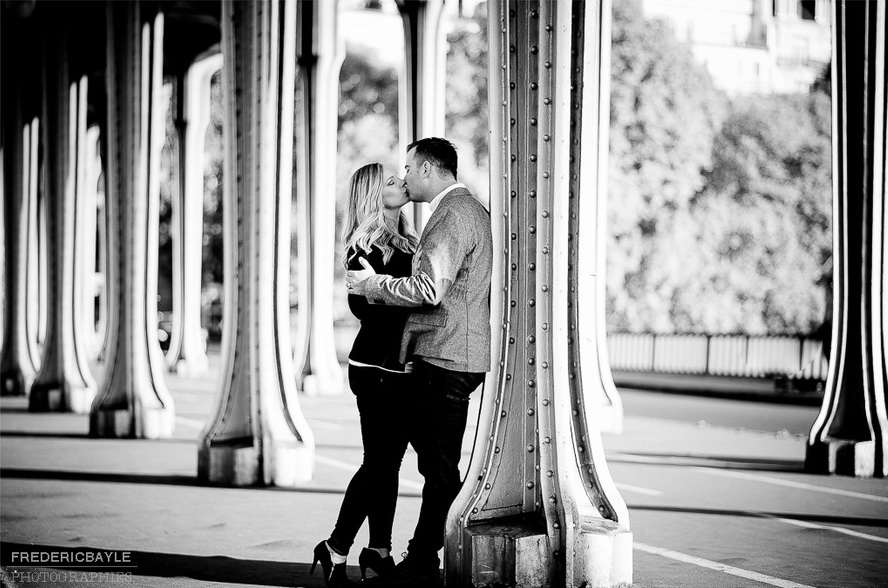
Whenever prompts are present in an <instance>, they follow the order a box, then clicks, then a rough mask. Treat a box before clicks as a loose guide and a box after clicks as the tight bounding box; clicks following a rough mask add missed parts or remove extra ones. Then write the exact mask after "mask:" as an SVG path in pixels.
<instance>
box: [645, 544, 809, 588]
mask: <svg viewBox="0 0 888 588" xmlns="http://www.w3.org/2000/svg"><path fill="white" fill-rule="evenodd" d="M634 547H635V549H637V550H639V551H644V552H645V553H652V554H654V555H660V556H663V557H668V558H669V559H674V560H676V561H680V562H683V563H688V564H691V565H695V566H699V567H701V568H708V569H710V570H715V571H717V572H724V573H726V574H731V575H732V576H739V577H740V578H746V579H747V580H753V581H755V582H761V583H762V584H770V585H771V586H779V588H814V587H813V586H808V585H807V584H799V583H798V582H792V581H790V580H783V579H781V578H775V577H773V576H768V575H766V574H761V573H759V572H752V571H750V570H744V569H742V568H735V567H734V566H729V565H727V564H723V563H719V562H717V561H710V560H708V559H703V558H702V557H696V556H693V555H688V554H687V553H681V552H680V551H672V550H671V549H664V548H662V547H654V546H653V545H645V544H644V543H639V542H638V541H636V542H635V544H634Z"/></svg>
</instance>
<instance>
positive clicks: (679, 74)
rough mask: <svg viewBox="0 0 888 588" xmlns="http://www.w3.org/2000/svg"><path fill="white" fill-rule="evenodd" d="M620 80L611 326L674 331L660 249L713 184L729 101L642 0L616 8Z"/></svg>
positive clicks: (614, 121) (671, 283) (614, 136)
mask: <svg viewBox="0 0 888 588" xmlns="http://www.w3.org/2000/svg"><path fill="white" fill-rule="evenodd" d="M611 83H612V89H611V116H610V154H611V157H610V166H609V174H610V183H609V199H608V208H609V214H608V220H609V226H610V229H611V232H610V235H609V237H610V238H609V243H608V251H607V255H608V277H607V285H608V324H609V327H610V328H612V329H618V330H637V331H645V330H664V331H671V330H672V329H673V325H672V324H671V318H670V300H671V298H672V297H673V295H674V291H675V290H676V288H677V286H678V284H679V282H677V281H676V279H675V278H674V277H673V275H674V274H673V271H665V272H664V271H662V270H664V269H666V268H664V267H662V264H663V262H664V260H663V259H662V256H661V255H660V253H661V252H662V251H665V250H667V248H668V247H669V246H670V245H675V241H676V240H679V241H683V240H686V237H682V236H681V235H680V234H676V231H680V230H681V227H680V226H679V225H677V224H676V221H677V219H681V218H684V212H685V211H687V209H688V207H689V205H690V203H691V200H692V198H693V197H694V195H695V194H696V193H697V192H698V191H699V190H700V189H702V187H703V185H704V182H705V175H704V172H705V171H706V169H708V168H709V167H711V165H712V161H713V153H712V142H713V140H714V138H715V136H716V134H717V132H718V129H719V127H720V125H721V121H722V120H723V118H724V116H725V107H726V98H725V97H724V96H723V95H722V94H721V93H720V92H719V91H717V90H716V89H715V86H714V85H713V82H712V79H711V77H710V76H709V73H708V72H707V71H706V69H705V68H703V67H702V66H700V65H698V64H697V63H695V61H694V59H693V56H692V55H691V52H690V49H689V47H687V46H686V45H683V44H681V43H679V42H678V41H677V40H676V39H675V36H674V34H673V32H672V30H671V28H670V27H669V26H667V25H666V24H665V23H663V22H661V21H658V20H648V19H645V18H644V17H643V15H642V9H641V3H640V2H639V1H637V0H631V1H627V2H617V3H615V5H614V14H613V45H612V60H611ZM666 261H668V262H669V263H668V265H669V266H670V267H671V266H673V265H679V264H680V263H681V260H679V259H675V260H666ZM671 269H672V270H680V269H681V268H671Z"/></svg>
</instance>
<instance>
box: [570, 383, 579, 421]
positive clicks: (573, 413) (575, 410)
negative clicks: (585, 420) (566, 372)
mask: <svg viewBox="0 0 888 588" xmlns="http://www.w3.org/2000/svg"><path fill="white" fill-rule="evenodd" d="M571 375H573V374H571ZM570 414H572V415H574V416H577V415H578V414H579V413H578V412H577V409H573V410H572V411H570Z"/></svg>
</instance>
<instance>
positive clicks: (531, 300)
mask: <svg viewBox="0 0 888 588" xmlns="http://www.w3.org/2000/svg"><path fill="white" fill-rule="evenodd" d="M527 306H530V307H534V306H536V300H534V299H533V298H531V299H530V300H528V301H527Z"/></svg>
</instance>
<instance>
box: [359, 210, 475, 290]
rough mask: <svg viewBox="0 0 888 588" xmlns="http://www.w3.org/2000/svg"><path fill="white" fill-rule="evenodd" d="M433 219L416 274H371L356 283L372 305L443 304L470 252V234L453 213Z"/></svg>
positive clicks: (420, 252)
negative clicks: (402, 275)
mask: <svg viewBox="0 0 888 588" xmlns="http://www.w3.org/2000/svg"><path fill="white" fill-rule="evenodd" d="M432 220H433V221H434V222H433V223H430V224H429V226H427V227H426V230H425V232H424V233H423V236H422V242H421V243H420V251H419V253H418V255H419V267H418V269H417V271H416V273H414V274H413V275H412V276H410V277H409V278H393V277H392V276H387V275H376V274H371V275H369V277H367V278H366V280H365V281H363V282H362V283H356V284H355V287H356V289H357V290H359V291H362V292H363V294H364V295H365V296H366V297H367V300H368V301H369V302H370V303H371V304H389V305H393V306H426V305H430V306H436V305H438V304H440V303H441V300H442V299H443V298H444V296H445V294H447V291H448V290H449V289H450V286H451V285H452V284H453V282H454V280H455V279H456V274H457V272H458V271H459V268H460V267H461V266H462V262H463V259H465V256H466V254H467V252H468V248H469V244H470V243H469V241H470V234H469V233H468V231H467V227H466V226H465V225H464V224H463V223H460V222H459V218H458V217H457V215H456V214H454V213H453V212H452V211H446V212H444V214H441V215H438V216H437V218H434V219H432ZM355 277H357V278H362V277H365V276H360V275H356V276H355Z"/></svg>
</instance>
